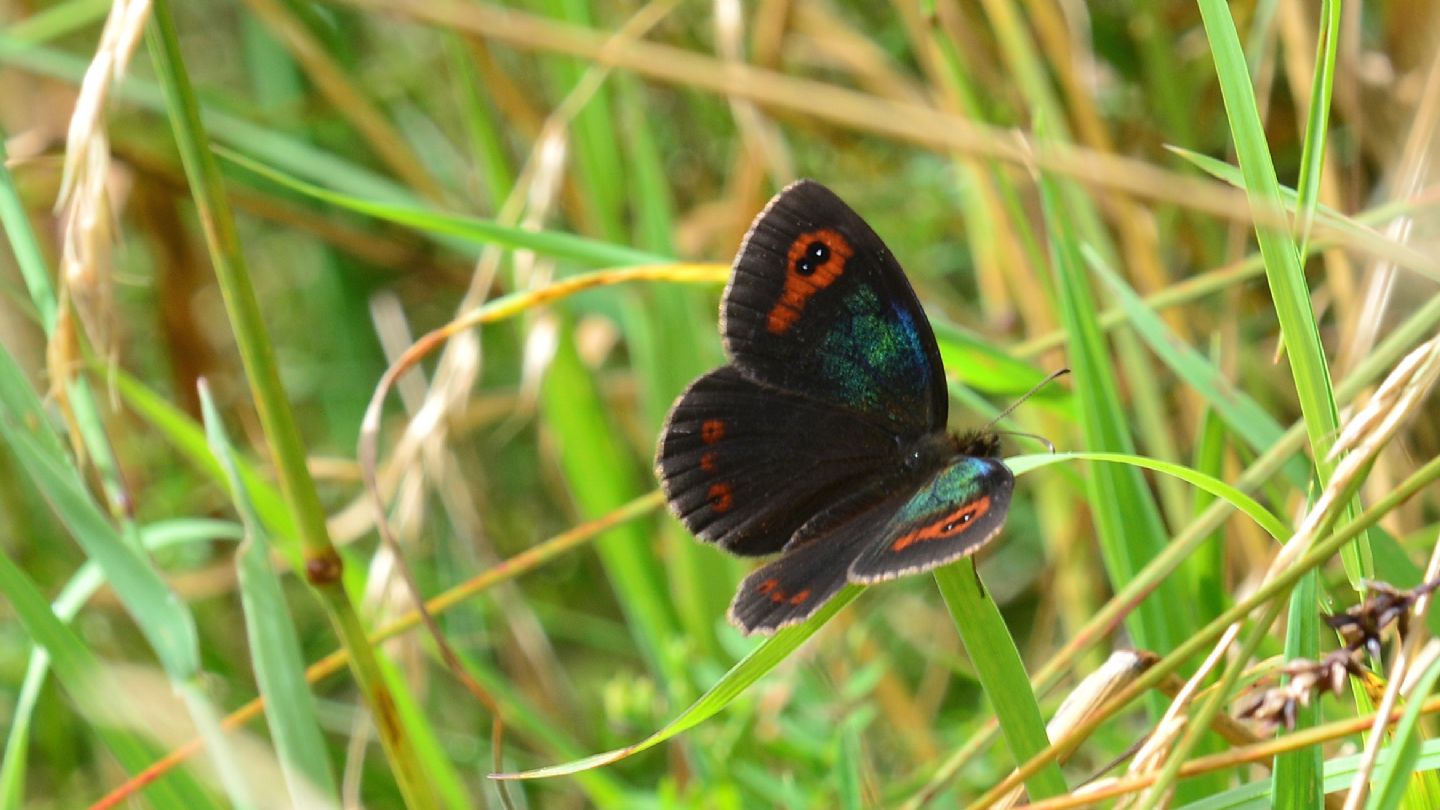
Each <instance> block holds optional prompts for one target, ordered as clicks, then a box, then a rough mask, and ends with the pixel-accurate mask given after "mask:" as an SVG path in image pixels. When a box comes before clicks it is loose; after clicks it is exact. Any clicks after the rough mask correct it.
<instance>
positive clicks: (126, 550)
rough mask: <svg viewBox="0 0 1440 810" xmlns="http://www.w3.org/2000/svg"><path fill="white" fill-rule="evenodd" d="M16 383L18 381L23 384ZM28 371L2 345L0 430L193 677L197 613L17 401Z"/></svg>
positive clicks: (168, 667) (173, 660)
mask: <svg viewBox="0 0 1440 810" xmlns="http://www.w3.org/2000/svg"><path fill="white" fill-rule="evenodd" d="M17 383H18V385H17ZM23 385H24V380H23V376H22V375H20V374H19V370H18V367H17V366H16V365H15V363H14V360H13V359H12V358H11V357H10V355H9V352H8V351H5V350H4V349H3V348H0V389H3V390H4V391H5V392H6V393H5V394H3V395H0V398H3V402H0V436H3V437H4V438H5V440H6V442H7V443H8V444H9V446H10V449H11V451H12V452H13V453H14V454H15V457H16V458H17V459H18V460H19V462H20V464H21V466H22V467H23V468H24V469H25V471H26V473H27V474H28V475H29V476H30V478H31V480H32V481H33V482H34V483H35V486H36V487H37V488H38V489H39V490H40V492H41V494H42V495H43V496H44V497H45V500H46V501H47V502H48V503H49V504H50V507H51V508H52V509H53V510H54V512H55V514H56V516H57V517H59V518H60V520H61V522H62V523H64V524H65V526H66V528H68V529H69V530H70V533H71V536H72V537H74V538H75V540H76V542H77V543H79V544H80V547H81V548H82V549H84V551H85V554H86V556H87V557H89V558H90V559H92V560H94V561H95V562H96V564H98V565H99V566H100V568H101V570H103V571H104V572H105V579H106V581H107V582H109V583H110V585H111V587H113V588H114V589H115V593H116V595H117V596H118V597H119V599H120V601H121V603H123V604H124V605H125V608H126V610H127V612H129V614H130V616H131V618H132V619H134V621H135V623H136V625H137V626H138V627H139V628H140V631H141V633H143V634H144V635H145V638H146V640H147V641H149V643H150V646H151V648H152V649H153V650H154V652H155V655H156V656H157V657H158V658H159V660H160V663H161V666H162V667H164V668H165V671H166V672H167V673H168V674H169V675H170V676H171V677H172V678H174V679H177V680H188V679H189V678H191V677H194V676H195V675H197V674H198V672H199V666H200V663H199V641H198V636H197V633H196V630H195V623H194V620H193V619H192V618H191V615H190V611H189V610H188V609H187V608H186V606H185V603H184V602H182V601H180V599H179V598H177V597H176V596H175V594H174V592H173V591H171V590H170V587H169V586H168V585H167V584H166V583H165V580H164V578H163V577H161V576H160V574H159V573H158V572H157V571H156V570H155V568H154V567H153V566H152V565H151V564H150V562H149V561H148V560H146V559H144V557H142V556H141V554H140V552H139V551H138V550H137V549H135V548H134V547H132V546H130V545H129V544H127V543H126V542H125V541H124V540H123V539H122V538H121V536H120V533H119V531H117V530H116V528H115V526H114V525H113V524H111V523H110V520H109V518H108V517H107V516H106V514H105V512H104V511H103V510H102V509H101V508H100V506H99V505H98V504H96V503H95V501H94V499H93V498H91V496H90V493H89V491H88V490H87V489H86V487H85V483H84V481H83V480H82V479H81V477H80V474H79V472H78V471H77V470H76V469H75V468H74V467H73V466H71V464H70V461H69V459H68V458H67V457H65V456H64V455H63V454H60V453H57V447H56V443H57V440H56V439H55V438H54V436H53V434H51V432H50V431H49V429H48V427H47V426H46V424H45V422H44V421H43V420H40V421H37V420H35V419H34V416H35V413H34V412H30V413H29V416H30V418H28V419H27V418H26V416H27V414H26V412H25V411H23V410H18V411H17V410H16V409H15V408H14V407H12V403H14V402H16V401H17V400H22V399H23V396H20V394H19V390H18V389H19V387H20V386H23Z"/></svg>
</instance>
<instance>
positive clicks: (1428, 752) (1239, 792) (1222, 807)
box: [1177, 740, 1440, 810]
mask: <svg viewBox="0 0 1440 810" xmlns="http://www.w3.org/2000/svg"><path fill="white" fill-rule="evenodd" d="M1419 752H1420V755H1419V756H1418V757H1417V758H1416V760H1415V763H1414V765H1413V766H1411V769H1410V770H1411V772H1412V773H1421V772H1423V773H1433V772H1435V771H1436V770H1440V740H1427V741H1426V742H1424V743H1422V744H1421V745H1420V746H1419ZM1389 755H1390V752H1389V751H1388V750H1386V751H1382V752H1381V753H1380V757H1381V759H1380V761H1381V762H1384V761H1385V760H1386V759H1387V758H1388V757H1389ZM1359 765H1360V755H1359V754H1350V755H1347V756H1343V757H1335V758H1334V759H1329V760H1326V761H1325V792H1326V793H1335V792H1336V791H1342V790H1344V789H1345V788H1347V787H1349V786H1350V782H1351V781H1352V780H1353V779H1354V778H1355V771H1356V769H1357V768H1358V767H1359ZM1271 806H1272V804H1271V800H1270V780H1269V779H1259V780H1256V781H1254V782H1250V783H1248V784H1245V785H1242V786H1240V787H1238V788H1232V789H1231V790H1227V791H1225V792H1224V793H1218V794H1216V795H1214V796H1210V797H1208V798H1205V799H1202V800H1200V801H1196V802H1191V803H1189V804H1186V805H1183V806H1181V807H1179V808H1177V810H1270V807H1271Z"/></svg>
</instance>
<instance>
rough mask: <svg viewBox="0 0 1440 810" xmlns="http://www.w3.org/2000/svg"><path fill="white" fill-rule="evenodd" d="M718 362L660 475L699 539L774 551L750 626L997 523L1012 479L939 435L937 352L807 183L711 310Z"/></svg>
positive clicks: (777, 201)
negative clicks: (715, 312)
mask: <svg viewBox="0 0 1440 810" xmlns="http://www.w3.org/2000/svg"><path fill="white" fill-rule="evenodd" d="M720 332H721V334H722V336H723V338H724V342H725V351H726V354H727V356H728V357H729V358H730V362H729V363H728V364H726V365H724V366H721V367H720V368H718V369H715V370H714V371H711V372H709V373H708V374H704V375H702V376H701V377H700V378H699V379H697V380H695V381H694V382H693V383H691V385H690V387H689V388H688V389H686V391H685V393H684V394H682V395H681V397H680V399H679V400H678V401H677V402H676V403H675V405H674V407H673V408H672V409H671V411H670V416H669V418H668V419H667V420H666V423H665V428H664V431H663V433H662V435H661V438H660V446H659V450H658V453H657V461H656V464H657V468H658V474H659V477H660V481H661V483H662V485H663V487H664V489H665V495H666V498H667V499H668V500H669V503H670V508H671V510H672V511H673V512H674V513H675V514H676V516H677V517H679V518H680V520H681V521H682V522H684V524H685V525H686V527H687V528H689V529H690V531H692V532H694V533H695V535H696V536H697V537H699V538H700V539H701V540H704V541H707V542H711V543H715V544H717V545H719V546H720V547H721V548H723V549H725V550H726V551H729V552H732V553H734V554H740V555H746V556H760V555H769V554H775V553H777V552H778V553H779V555H780V556H779V557H778V558H776V559H775V560H773V561H772V562H769V563H768V564H766V565H764V566H762V567H761V568H760V569H758V570H756V571H755V572H754V573H752V574H750V575H749V576H748V577H746V578H745V580H744V581H743V582H742V583H741V584H740V589H739V592H738V593H736V595H735V600H734V602H733V603H732V604H731V606H730V619H731V621H733V622H734V623H735V624H736V625H737V626H739V627H740V628H741V629H742V630H743V631H744V632H746V633H768V632H773V631H775V630H777V629H779V628H782V627H785V626H787V625H791V624H795V623H797V622H800V621H803V620H805V619H806V618H808V617H809V616H810V615H811V614H813V613H814V612H815V611H816V610H818V609H819V608H820V606H821V605H823V604H824V603H825V602H826V600H828V599H829V598H830V597H831V596H833V595H834V594H835V593H836V592H837V591H839V590H840V588H841V587H842V586H844V585H845V583H847V582H853V583H870V582H879V581H882V580H887V579H893V578H895V577H899V576H903V575H905V574H911V573H917V572H920V571H928V570H930V569H932V568H936V567H938V566H941V565H945V564H946V563H949V562H951V561H954V560H956V559H959V558H961V557H964V556H966V555H969V554H973V553H974V552H975V551H976V550H977V549H979V548H980V547H981V546H983V545H985V543H987V542H988V541H989V540H991V539H992V538H993V537H995V535H996V534H997V533H998V532H999V531H1000V527H1001V525H1002V524H1003V523H1004V521H1005V515H1006V513H1007V511H1008V510H1009V507H1010V494H1011V491H1012V489H1013V488H1014V483H1015V479H1014V476H1013V475H1012V474H1011V472H1010V469H1009V468H1007V467H1006V466H1005V464H1004V463H1003V462H1002V461H1001V460H1000V459H999V458H998V452H999V440H998V439H997V438H996V437H995V435H994V434H993V433H990V432H988V431H979V432H972V433H969V434H964V435H953V434H949V433H947V432H946V429H945V420H946V415H947V412H948V398H947V394H946V386H945V372H944V368H943V367H942V366H941V363H940V351H939V348H938V347H937V346H936V344H935V335H934V333H933V332H932V331H931V329H930V322H929V321H928V320H927V319H926V317H925V313H924V311H923V310H922V309H921V308H920V302H919V301H918V300H917V299H916V298H915V291H914V290H912V289H911V288H910V283H909V282H908V281H906V279H905V273H904V271H902V270H901V269H900V265H899V263H897V262H896V261H895V258H894V256H893V255H891V253H890V250H889V248H887V247H886V246H885V243H884V242H883V241H881V239H880V237H879V236H877V235H876V234H875V232H874V231H873V230H871V228H870V226H869V225H867V224H866V223H865V220H863V219H861V217H860V216H859V215H858V214H856V213H855V212H854V211H852V210H851V209H850V207H849V206H847V205H846V204H845V203H844V202H842V201H841V200H840V198H839V197H837V196H835V194H834V193H833V192H831V191H830V190H829V189H827V188H825V187H824V186H822V185H820V184H819V183H816V182H814V181H809V180H801V181H799V182H796V183H794V184H792V185H790V186H789V187H787V188H786V189H785V190H783V191H781V192H780V193H779V194H777V195H776V196H775V198H774V199H772V200H771V201H770V204H769V205H767V206H766V207H765V210H764V211H762V212H761V213H760V215H759V216H758V217H756V219H755V222H754V224H753V225H751V227H750V231H749V233H748V234H746V236H745V240H744V241H743V242H742V243H741V245H740V252H739V254H738V255H737V256H736V258H735V267H734V274H733V275H732V277H731V279H730V284H729V286H728V287H726V289H725V295H724V297H723V299H722V301H721V305H720Z"/></svg>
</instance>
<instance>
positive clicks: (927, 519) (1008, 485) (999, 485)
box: [849, 456, 1015, 583]
mask: <svg viewBox="0 0 1440 810" xmlns="http://www.w3.org/2000/svg"><path fill="white" fill-rule="evenodd" d="M1014 488H1015V476H1014V474H1012V473H1011V472H1010V468H1009V467H1006V466H1005V464H1004V462H1002V461H1000V459H998V458H986V457H982V456H961V457H959V458H956V459H955V460H954V461H952V462H951V463H950V464H949V465H948V466H946V467H945V468H944V469H942V470H940V472H938V473H936V474H935V476H934V477H933V478H932V479H930V481H929V482H928V483H926V484H924V485H922V486H921V487H920V488H919V490H917V491H916V492H915V494H914V495H913V496H911V497H910V498H909V499H908V500H906V501H903V502H902V504H901V505H900V506H899V507H898V509H896V511H895V512H894V514H893V517H891V518H890V520H889V522H888V523H887V524H886V525H885V526H884V527H883V528H882V531H881V532H880V533H879V534H878V535H877V536H876V537H875V538H873V542H872V543H871V545H870V546H869V547H867V548H866V549H865V550H864V551H863V552H862V553H861V554H860V555H859V556H858V557H857V558H856V559H855V560H854V561H853V562H852V563H851V564H850V569H849V580H850V581H851V582H855V583H871V582H881V581H884V580H887V579H895V578H896V577H900V576H904V575H906V574H913V573H918V572H920V571H929V570H931V569H932V568H938V567H940V566H942V565H945V564H946V563H949V562H953V561H955V560H958V559H960V558H961V557H965V556H968V555H970V554H974V553H975V552H976V551H978V550H979V549H980V548H981V547H982V546H984V545H985V544H986V543H988V542H989V541H990V540H991V539H992V538H994V537H995V535H996V534H997V533H998V532H999V531H1000V527H1001V526H1002V525H1003V524H1004V523H1005V515H1006V513H1008V512H1009V511H1010V494H1011V492H1012V490H1013V489H1014Z"/></svg>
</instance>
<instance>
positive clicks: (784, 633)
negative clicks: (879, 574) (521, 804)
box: [491, 585, 862, 779]
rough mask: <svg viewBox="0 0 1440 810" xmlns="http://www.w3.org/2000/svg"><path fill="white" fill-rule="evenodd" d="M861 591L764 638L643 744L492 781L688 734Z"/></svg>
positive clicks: (551, 772)
mask: <svg viewBox="0 0 1440 810" xmlns="http://www.w3.org/2000/svg"><path fill="white" fill-rule="evenodd" d="M861 590H862V589H861V588H860V587H859V586H858V585H847V586H845V587H844V588H841V589H840V591H839V592H838V593H836V594H835V596H834V597H833V598H831V599H830V601H829V602H826V603H825V606H824V607H822V608H820V609H819V610H818V611H816V612H815V615H814V616H811V617H810V618H809V619H808V620H806V621H805V622H804V623H802V624H798V625H795V626H794V627H787V628H785V629H784V630H781V631H780V632H778V633H776V634H775V635H773V636H771V637H769V638H767V639H765V640H764V641H763V642H761V643H760V646H758V647H756V648H755V649H754V650H751V651H750V653H749V654H747V655H746V656H745V657H744V658H742V659H741V660H740V661H739V662H737V663H736V664H735V666H733V667H731V668H730V670H729V671H728V672H726V673H725V676H724V677H723V678H721V679H720V680H719V681H716V682H715V685H714V686H712V687H710V689H709V690H708V691H706V692H705V694H703V695H701V696H700V697H699V699H697V700H696V701H695V702H694V703H693V704H691V705H690V707H689V708H687V709H686V710H685V711H683V712H681V713H680V714H679V715H677V716H676V717H675V718H674V719H673V720H671V721H670V722H668V723H666V724H665V725H664V726H663V727H662V728H661V729H660V730H659V731H656V732H655V733H654V734H651V735H650V736H648V737H646V738H645V739H643V740H641V741H640V742H638V743H635V744H634V745H630V746H626V747H625V748H617V749H615V750H614V751H606V752H605V753H603V754H594V755H592V756H588V757H584V758H582V759H577V760H575V761H573V762H566V763H562V764H560V765H551V766H549V767H545V768H536V769H534V770H529V771H520V772H518V773H501V774H491V778H492V779H548V778H551V777H555V776H566V775H569V774H573V773H579V772H580V771H586V770H590V769H591V768H599V767H603V766H605V765H609V764H611V763H615V762H619V761H620V760H622V759H625V758H627V757H631V756H634V755H635V754H638V753H640V752H641V751H645V750H647V749H650V748H653V747H655V746H656V745H659V744H660V743H662V742H664V741H666V740H668V739H670V738H671V737H674V736H675V735H677V734H679V733H681V732H683V731H687V730H689V729H692V728H694V727H695V726H697V725H699V724H701V723H703V722H705V721H706V720H708V719H709V718H711V717H713V716H715V715H716V714H718V713H719V712H721V711H723V710H724V709H725V707H726V706H729V705H730V703H731V702H732V701H734V700H735V699H736V698H737V697H739V696H740V695H741V694H742V693H744V691H745V690H746V689H747V688H749V687H750V685H751V684H753V683H755V682H756V681H758V680H760V679H761V678H762V677H764V676H765V674H766V673H768V672H769V671H770V670H772V669H774V668H775V667H777V666H779V665H780V663H781V662H783V661H784V660H785V659H786V658H788V657H790V654H791V653H792V652H794V651H795V649H796V648H797V647H799V646H800V645H801V644H803V643H805V641H806V640H807V639H809V638H810V637H811V636H813V635H815V633H816V632H817V631H819V630H820V628H821V627H824V626H825V623H826V622H828V621H830V619H831V618H833V617H834V616H835V614H837V613H839V612H840V610H841V609H842V608H844V607H845V606H846V605H848V604H850V601H851V600H853V599H854V598H855V597H856V596H858V595H859V594H860V591H861Z"/></svg>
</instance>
